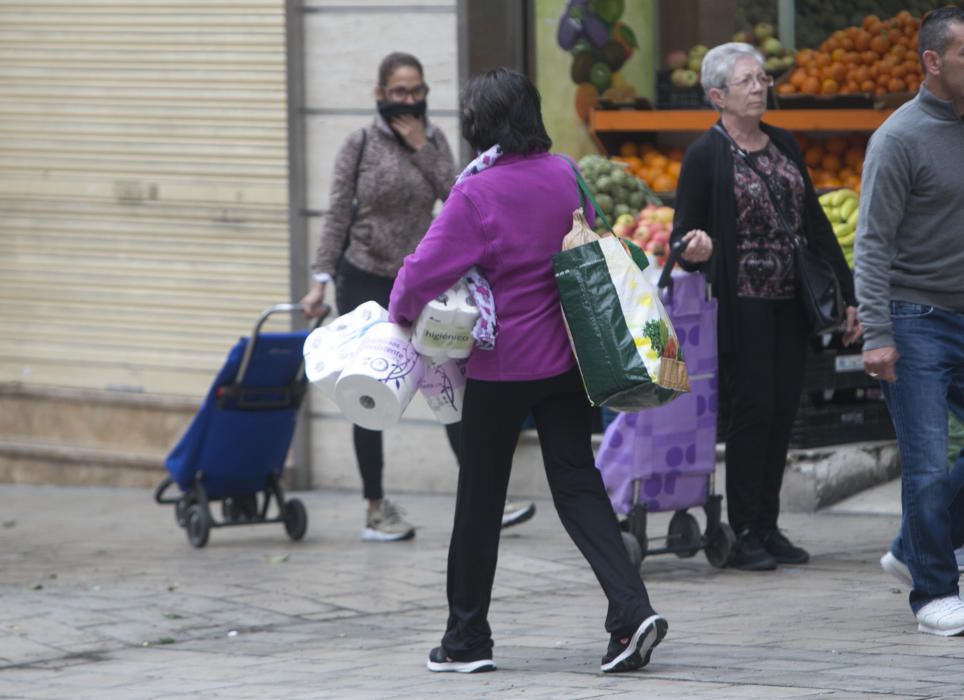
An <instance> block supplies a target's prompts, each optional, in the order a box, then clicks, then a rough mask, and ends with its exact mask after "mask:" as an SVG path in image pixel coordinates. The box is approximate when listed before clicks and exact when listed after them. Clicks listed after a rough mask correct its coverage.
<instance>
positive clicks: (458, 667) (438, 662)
mask: <svg viewBox="0 0 964 700" xmlns="http://www.w3.org/2000/svg"><path fill="white" fill-rule="evenodd" d="M426 666H427V667H428V670H429V671H435V672H436V673H442V672H445V671H450V672H454V673H484V672H485V671H494V670H495V662H494V661H493V660H492V650H491V649H486V650H485V651H480V652H478V653H476V654H468V655H467V656H466V657H465V658H463V659H453V658H452V657H451V656H448V655H446V653H445V650H444V649H442V647H435V648H434V649H432V651H430V652H429V653H428V663H427V664H426Z"/></svg>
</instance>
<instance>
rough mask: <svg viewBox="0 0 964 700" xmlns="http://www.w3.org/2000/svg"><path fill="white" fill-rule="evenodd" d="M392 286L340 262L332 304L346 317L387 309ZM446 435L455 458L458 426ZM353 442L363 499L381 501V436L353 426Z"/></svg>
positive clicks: (388, 280)
mask: <svg viewBox="0 0 964 700" xmlns="http://www.w3.org/2000/svg"><path fill="white" fill-rule="evenodd" d="M394 283H395V280H394V278H388V277H379V276H378V275H373V274H371V273H370V272H365V271H364V270H362V269H359V268H357V267H355V266H354V265H352V264H351V263H350V262H348V261H347V260H345V259H344V258H342V260H341V263H339V265H338V273H337V275H336V277H335V303H336V304H337V305H338V313H340V314H346V313H348V312H350V311H354V310H355V309H356V308H357V307H358V306H360V305H361V304H364V303H365V302H366V301H376V302H378V303H379V304H381V305H382V306H383V307H385V308H386V309H387V308H388V298H389V295H391V292H392V285H393V284H394ZM445 432H446V435H448V439H449V445H451V447H452V452H453V453H454V454H456V455H458V454H459V447H458V435H459V424H458V423H452V424H450V425H446V426H445ZM352 438H353V440H354V443H355V458H356V459H357V460H358V471H359V472H360V473H361V479H362V495H363V497H364V498H367V499H369V500H380V499H382V498H383V497H384V493H383V491H382V472H383V470H384V466H385V458H384V452H383V448H382V433H381V431H379V430H368V429H367V428H362V427H361V426H358V425H356V426H354V430H353V434H352Z"/></svg>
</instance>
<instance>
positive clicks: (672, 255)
mask: <svg viewBox="0 0 964 700" xmlns="http://www.w3.org/2000/svg"><path fill="white" fill-rule="evenodd" d="M689 244H690V243H689V241H684V240H683V239H680V240H678V241H676V242H675V243H673V245H671V246H670V248H669V255H668V256H666V263H665V264H664V265H663V272H662V274H660V276H659V282H657V283H656V286H657V287H659V288H660V289H665V288H666V287H668V286H669V278H670V275H671V274H672V273H673V268H674V267H676V263H677V262H679V259H680V257H681V256H682V255H683V251H684V250H686V247H687V246H688V245H689Z"/></svg>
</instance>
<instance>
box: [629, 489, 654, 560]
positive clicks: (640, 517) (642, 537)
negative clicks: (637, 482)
mask: <svg viewBox="0 0 964 700" xmlns="http://www.w3.org/2000/svg"><path fill="white" fill-rule="evenodd" d="M626 529H627V530H629V532H630V534H631V535H633V537H635V538H636V541H637V542H638V543H639V547H640V549H641V550H642V552H643V559H645V558H646V549H647V544H648V542H649V537H648V536H647V535H646V506H644V505H642V504H640V503H637V504H636V505H634V506H633V507H632V508H631V509H630V511H629V516H628V517H627V518H626Z"/></svg>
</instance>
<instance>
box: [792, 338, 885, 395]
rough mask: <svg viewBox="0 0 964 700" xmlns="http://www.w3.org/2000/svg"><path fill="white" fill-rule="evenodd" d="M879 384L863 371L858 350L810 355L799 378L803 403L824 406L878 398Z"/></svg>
mask: <svg viewBox="0 0 964 700" xmlns="http://www.w3.org/2000/svg"><path fill="white" fill-rule="evenodd" d="M880 395H881V394H880V383H879V382H878V381H877V380H876V379H874V378H873V377H870V376H868V375H867V373H866V372H864V368H863V361H862V359H861V355H860V350H859V349H858V350H857V351H856V352H854V351H852V350H850V349H848V350H847V351H844V352H841V351H837V350H831V349H826V350H823V351H820V352H811V353H810V354H809V355H808V357H807V364H806V366H805V367H804V377H803V399H802V400H803V403H804V404H807V403H809V404H810V405H812V406H824V405H826V404H829V403H851V402H857V401H876V400H879V399H880Z"/></svg>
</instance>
